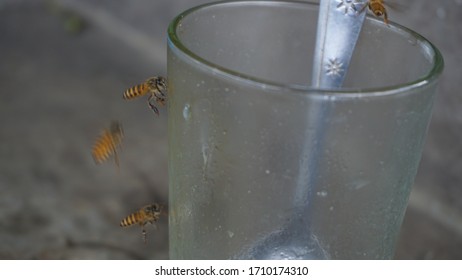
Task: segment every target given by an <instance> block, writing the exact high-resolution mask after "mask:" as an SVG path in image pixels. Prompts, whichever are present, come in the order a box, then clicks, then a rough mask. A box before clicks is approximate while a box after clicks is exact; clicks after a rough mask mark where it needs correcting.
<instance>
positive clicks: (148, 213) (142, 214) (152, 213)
mask: <svg viewBox="0 0 462 280" xmlns="http://www.w3.org/2000/svg"><path fill="white" fill-rule="evenodd" d="M162 209H163V206H162V205H159V204H158V203H154V204H149V205H145V206H143V207H142V208H141V209H139V210H138V211H136V212H134V213H132V214H130V215H128V216H127V217H125V218H124V219H123V220H122V221H121V222H120V226H121V227H128V226H131V225H134V224H138V225H140V226H141V229H142V231H141V233H142V235H143V241H144V243H146V230H145V229H144V226H145V225H146V224H147V223H150V224H152V223H155V222H157V221H158V220H159V217H160V215H161V213H162Z"/></svg>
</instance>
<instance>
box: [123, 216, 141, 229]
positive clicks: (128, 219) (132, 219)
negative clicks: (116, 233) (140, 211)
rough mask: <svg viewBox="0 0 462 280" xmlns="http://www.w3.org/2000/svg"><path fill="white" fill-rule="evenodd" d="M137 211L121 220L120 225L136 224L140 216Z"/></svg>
mask: <svg viewBox="0 0 462 280" xmlns="http://www.w3.org/2000/svg"><path fill="white" fill-rule="evenodd" d="M136 214H137V213H133V214H131V215H129V216H127V217H126V218H125V219H123V220H122V221H121V222H120V226H121V227H128V226H131V225H133V224H136V223H137V222H138V219H137V218H138V217H137V215H136Z"/></svg>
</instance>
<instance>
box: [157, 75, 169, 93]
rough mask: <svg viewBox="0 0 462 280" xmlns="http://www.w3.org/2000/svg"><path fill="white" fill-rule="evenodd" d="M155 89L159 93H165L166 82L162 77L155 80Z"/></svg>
mask: <svg viewBox="0 0 462 280" xmlns="http://www.w3.org/2000/svg"><path fill="white" fill-rule="evenodd" d="M156 87H157V88H158V89H159V90H160V91H161V92H165V91H166V90H167V80H166V79H165V78H164V77H159V78H158V79H156Z"/></svg>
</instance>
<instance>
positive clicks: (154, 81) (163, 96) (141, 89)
mask: <svg viewBox="0 0 462 280" xmlns="http://www.w3.org/2000/svg"><path fill="white" fill-rule="evenodd" d="M148 93H150V96H149V97H148V106H149V108H151V109H152V110H153V111H154V113H156V115H159V110H158V109H157V107H156V106H154V104H153V103H151V100H152V99H154V101H155V103H157V104H159V105H160V106H164V105H165V103H166V102H167V79H165V78H164V77H151V78H149V79H147V80H146V81H145V82H144V83H142V84H140V85H136V86H134V87H131V88H129V89H127V90H126V91H125V92H124V94H123V98H124V99H127V100H128V99H133V98H136V97H139V96H143V95H145V94H148Z"/></svg>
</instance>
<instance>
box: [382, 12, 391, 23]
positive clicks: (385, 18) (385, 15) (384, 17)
mask: <svg viewBox="0 0 462 280" xmlns="http://www.w3.org/2000/svg"><path fill="white" fill-rule="evenodd" d="M383 22H385V24H386V25H387V26H390V25H389V24H388V15H387V10H384V11H383Z"/></svg>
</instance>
